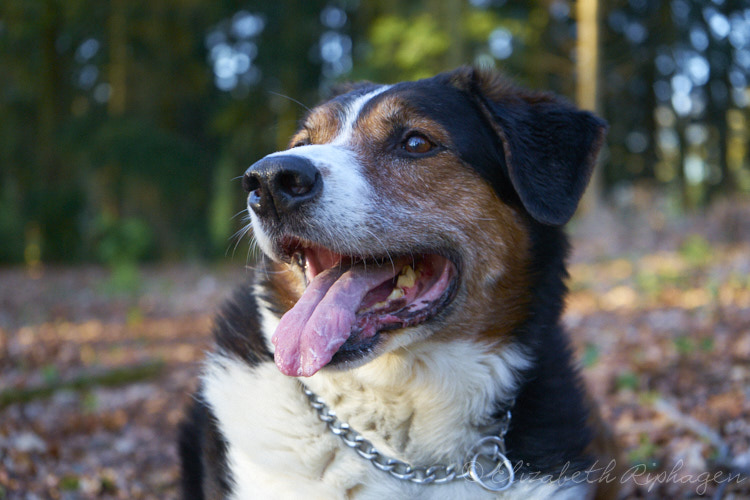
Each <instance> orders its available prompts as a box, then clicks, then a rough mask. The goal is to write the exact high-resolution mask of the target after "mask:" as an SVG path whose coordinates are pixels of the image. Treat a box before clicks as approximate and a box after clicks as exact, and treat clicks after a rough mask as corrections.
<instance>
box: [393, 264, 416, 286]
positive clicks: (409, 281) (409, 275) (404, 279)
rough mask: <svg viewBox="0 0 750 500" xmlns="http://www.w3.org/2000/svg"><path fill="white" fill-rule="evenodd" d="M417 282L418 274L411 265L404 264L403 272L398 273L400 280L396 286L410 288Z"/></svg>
mask: <svg viewBox="0 0 750 500" xmlns="http://www.w3.org/2000/svg"><path fill="white" fill-rule="evenodd" d="M416 282H417V275H416V273H415V272H414V269H412V267H411V266H404V268H403V269H402V270H401V273H400V274H399V275H398V281H396V286H397V287H399V288H410V287H413V286H414V283H416Z"/></svg>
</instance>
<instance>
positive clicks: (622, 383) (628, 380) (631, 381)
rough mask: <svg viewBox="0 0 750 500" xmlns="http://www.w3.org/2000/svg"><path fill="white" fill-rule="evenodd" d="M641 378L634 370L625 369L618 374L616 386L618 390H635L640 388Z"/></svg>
mask: <svg viewBox="0 0 750 500" xmlns="http://www.w3.org/2000/svg"><path fill="white" fill-rule="evenodd" d="M638 384H639V380H638V375H637V374H635V373H633V372H632V371H629V370H627V371H624V372H622V373H621V374H619V375H618V376H617V380H616V381H615V386H616V387H617V390H631V391H633V390H635V389H637V388H638Z"/></svg>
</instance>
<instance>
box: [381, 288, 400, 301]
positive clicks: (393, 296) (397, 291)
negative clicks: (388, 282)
mask: <svg viewBox="0 0 750 500" xmlns="http://www.w3.org/2000/svg"><path fill="white" fill-rule="evenodd" d="M403 296H404V291H403V290H402V289H401V288H394V289H393V290H392V291H391V294H390V295H389V296H388V297H387V298H386V299H385V300H386V301H388V300H396V299H400V298H401V297H403Z"/></svg>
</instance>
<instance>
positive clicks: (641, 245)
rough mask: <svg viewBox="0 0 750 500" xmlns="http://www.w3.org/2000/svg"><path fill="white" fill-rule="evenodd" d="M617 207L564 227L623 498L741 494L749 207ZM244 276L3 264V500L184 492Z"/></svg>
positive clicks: (590, 367) (744, 488) (749, 412)
mask: <svg viewBox="0 0 750 500" xmlns="http://www.w3.org/2000/svg"><path fill="white" fill-rule="evenodd" d="M617 202H618V204H617V206H616V207H615V208H610V209H607V210H604V209H597V210H595V211H594V213H593V214H591V215H589V216H587V217H583V218H581V219H579V220H576V221H574V223H573V224H572V226H571V233H572V235H573V241H574V245H575V248H576V250H575V252H574V253H573V255H572V256H571V279H570V282H569V285H570V288H571V294H570V297H569V300H568V308H567V313H566V315H565V323H566V325H567V326H568V327H569V329H570V331H571V333H572V338H573V343H574V346H575V348H576V350H577V353H578V355H579V358H580V359H581V364H582V367H583V373H584V378H585V380H586V383H587V384H588V386H589V388H590V390H591V392H592V394H593V396H594V398H595V400H596V401H597V402H598V403H599V404H600V406H601V409H602V414H603V417H604V419H605V421H607V422H609V424H610V425H611V427H612V429H613V431H614V433H615V435H616V437H617V439H618V441H619V442H620V444H621V447H622V450H623V458H622V459H621V463H623V464H627V467H631V466H632V467H633V468H631V469H629V471H628V473H627V478H626V479H627V481H626V484H625V485H624V494H623V496H624V497H627V498H654V499H656V498H693V497H700V496H708V497H712V496H713V497H715V498H748V497H750V477H748V472H749V471H750V204H749V203H747V202H731V203H729V202H724V203H721V204H718V205H716V206H714V207H713V208H712V209H711V210H710V211H708V212H706V213H700V214H693V215H690V216H684V215H678V214H672V213H671V212H670V209H669V206H668V205H666V204H664V203H663V202H661V201H660V200H658V199H656V198H653V197H649V196H647V195H644V194H642V193H639V192H638V191H629V192H627V193H625V194H624V195H622V196H619V198H617ZM644 206H647V207H649V210H647V211H646V210H643V209H642V207H644ZM613 214H616V215H613ZM247 276H248V271H247V270H246V269H245V259H244V256H243V257H242V258H240V257H237V258H235V259H229V258H228V259H227V262H226V263H225V264H222V265H221V266H220V267H216V266H206V265H198V264H179V265H169V266H164V265H162V266H147V267H141V268H138V269H133V268H127V267H124V268H120V269H117V270H116V271H115V272H114V273H113V272H112V271H110V270H107V269H102V268H95V267H76V268H58V267H51V266H46V267H35V268H31V269H29V268H23V267H18V268H5V269H0V284H1V286H0V499H3V498H29V499H31V498H69V499H77V498H128V499H131V498H159V499H161V498H175V497H176V496H177V471H178V467H177V455H176V450H175V446H174V443H175V428H176V425H177V423H178V422H179V420H180V418H181V415H182V408H183V406H184V404H185V403H186V402H187V401H188V400H189V397H190V396H189V395H190V392H191V391H192V390H193V389H194V388H195V383H196V376H197V374H198V372H199V370H200V360H201V358H202V356H203V353H204V352H205V350H206V349H207V348H208V347H209V345H210V329H211V317H212V315H213V314H214V312H215V310H216V307H217V306H218V304H219V303H220V302H221V300H222V299H223V298H224V297H226V296H227V295H228V294H229V293H230V291H231V289H232V288H233V287H234V286H236V285H237V284H238V283H241V282H242V281H244V280H245V279H246V278H247Z"/></svg>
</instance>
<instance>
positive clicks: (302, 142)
mask: <svg viewBox="0 0 750 500" xmlns="http://www.w3.org/2000/svg"><path fill="white" fill-rule="evenodd" d="M310 144H312V143H311V142H310V139H299V140H298V141H295V142H294V143H293V144H292V147H293V148H298V147H300V146H309V145H310Z"/></svg>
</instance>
